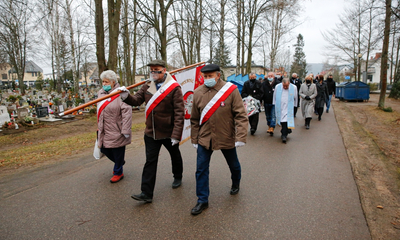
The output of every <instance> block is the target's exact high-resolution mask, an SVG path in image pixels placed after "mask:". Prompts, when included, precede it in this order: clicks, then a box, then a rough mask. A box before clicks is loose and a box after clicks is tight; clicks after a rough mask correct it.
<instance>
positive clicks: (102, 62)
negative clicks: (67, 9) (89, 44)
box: [94, 0, 107, 83]
mask: <svg viewBox="0 0 400 240" xmlns="http://www.w3.org/2000/svg"><path fill="white" fill-rule="evenodd" d="M94 2H95V19H94V20H95V25H96V56H97V64H98V68H99V76H100V74H101V73H102V72H104V71H105V70H107V64H106V55H105V49H104V19H103V1H102V0H94ZM100 83H101V81H100Z"/></svg>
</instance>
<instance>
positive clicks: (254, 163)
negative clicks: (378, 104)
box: [0, 111, 370, 240]
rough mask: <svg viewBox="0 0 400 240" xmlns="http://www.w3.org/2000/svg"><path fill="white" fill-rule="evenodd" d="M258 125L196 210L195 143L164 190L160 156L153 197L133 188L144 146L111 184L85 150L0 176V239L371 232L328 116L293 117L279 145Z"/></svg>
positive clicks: (214, 173)
mask: <svg viewBox="0 0 400 240" xmlns="http://www.w3.org/2000/svg"><path fill="white" fill-rule="evenodd" d="M264 116H265V115H264V113H261V114H260V123H259V129H258V130H257V132H256V134H255V135H254V136H250V135H249V136H248V141H247V144H246V146H244V147H242V148H239V149H238V154H239V160H240V162H241V165H242V182H241V189H240V193H239V194H238V195H236V196H231V195H229V190H230V185H231V180H230V173H229V169H228V166H227V164H226V163H225V160H224V158H223V155H222V154H221V152H220V151H216V152H214V154H213V156H212V161H211V169H210V191H211V194H210V199H209V201H210V202H209V203H210V205H209V208H208V209H207V210H205V211H204V212H203V213H202V214H200V215H198V216H192V215H191V214H190V210H191V208H192V207H194V205H195V204H196V200H197V198H196V194H195V178H194V173H195V166H196V164H195V162H196V154H195V149H194V148H193V147H192V145H191V144H190V142H186V143H184V144H183V145H182V146H181V151H182V155H183V158H184V178H183V184H182V186H181V187H180V188H178V189H172V188H171V183H172V181H173V178H172V173H171V164H170V159H169V154H168V152H167V151H166V150H165V149H163V150H162V151H161V154H160V159H159V164H158V173H157V183H156V189H155V193H154V194H155V195H154V199H153V203H151V204H142V203H140V202H137V201H134V200H133V199H132V198H131V197H130V196H131V195H132V194H133V193H135V194H137V193H140V179H141V172H142V167H143V164H144V161H145V155H144V147H139V148H135V149H130V150H128V151H127V154H126V159H127V164H126V165H125V168H124V173H125V178H124V179H123V180H122V181H121V182H119V183H116V184H111V183H110V182H109V179H110V178H111V176H112V163H111V161H109V160H108V159H106V158H103V159H101V160H93V157H92V156H85V157H82V158H79V159H71V160H69V161H66V162H63V163H62V164H57V165H53V166H47V167H43V168H39V169H36V170H34V171H28V172H25V173H22V174H18V175H14V176H12V177H7V178H4V177H3V178H0V239H114V238H122V239H341V240H342V239H370V234H369V231H368V227H367V224H366V221H365V218H364V215H363V212H362V209H361V204H360V201H359V195H358V191H357V187H356V185H355V182H354V179H353V176H352V173H351V167H350V164H349V161H348V158H347V155H346V152H345V148H344V145H343V142H342V138H341V135H340V132H339V129H338V126H337V124H336V121H335V118H334V113H333V111H331V112H330V113H329V114H326V113H324V115H323V119H322V121H321V122H318V121H317V120H316V117H315V118H314V119H313V120H312V121H311V129H310V130H306V129H305V128H304V126H303V125H304V120H303V119H302V118H301V116H298V118H297V119H296V129H295V130H294V131H293V133H292V134H291V135H289V140H288V143H287V144H283V143H282V142H281V141H280V133H279V130H280V128H277V130H278V131H275V136H274V137H270V136H269V135H267V133H266V130H267V126H266V122H265V117H264Z"/></svg>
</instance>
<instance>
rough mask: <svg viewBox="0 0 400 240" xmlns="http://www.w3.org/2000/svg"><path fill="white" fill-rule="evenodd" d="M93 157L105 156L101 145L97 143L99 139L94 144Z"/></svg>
mask: <svg viewBox="0 0 400 240" xmlns="http://www.w3.org/2000/svg"><path fill="white" fill-rule="evenodd" d="M93 157H94V158H96V159H100V158H102V157H104V154H103V153H102V152H101V150H100V148H99V146H98V145H97V139H96V143H95V144H94V150H93Z"/></svg>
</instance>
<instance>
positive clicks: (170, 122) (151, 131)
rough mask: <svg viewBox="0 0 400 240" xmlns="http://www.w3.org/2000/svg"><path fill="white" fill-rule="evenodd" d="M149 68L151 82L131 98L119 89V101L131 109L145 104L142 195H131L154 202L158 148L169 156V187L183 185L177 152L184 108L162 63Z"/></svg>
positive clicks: (176, 89)
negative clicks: (144, 152)
mask: <svg viewBox="0 0 400 240" xmlns="http://www.w3.org/2000/svg"><path fill="white" fill-rule="evenodd" d="M147 66H149V67H150V81H147V82H146V83H145V84H144V85H143V86H142V88H141V89H140V90H139V91H138V92H137V93H136V94H135V95H134V96H132V95H130V94H128V90H126V88H125V87H120V88H119V90H121V91H124V92H122V93H121V98H122V99H123V100H124V102H125V103H127V104H129V105H131V106H139V105H141V104H142V103H143V102H146V129H145V132H144V133H145V135H144V142H145V146H146V163H145V165H144V168H143V174H142V186H141V190H142V192H141V193H140V194H137V195H132V198H133V199H135V200H138V201H144V202H146V203H151V202H152V201H153V192H154V186H155V183H156V174H157V163H158V155H159V153H160V149H161V145H164V147H165V148H166V149H167V150H168V152H169V154H170V155H171V162H172V173H173V175H174V182H173V183H172V188H178V187H179V186H180V185H181V182H182V172H183V161H182V156H181V152H180V150H179V141H180V140H181V137H182V131H183V123H184V118H185V107H184V103H183V97H182V90H181V87H180V85H179V84H178V83H177V82H176V81H175V80H174V79H173V78H172V77H171V75H170V74H169V73H167V72H166V68H165V66H166V64H165V62H164V61H162V60H153V61H151V62H150V63H149V64H148V65H147Z"/></svg>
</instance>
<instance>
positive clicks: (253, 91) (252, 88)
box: [241, 80, 264, 101]
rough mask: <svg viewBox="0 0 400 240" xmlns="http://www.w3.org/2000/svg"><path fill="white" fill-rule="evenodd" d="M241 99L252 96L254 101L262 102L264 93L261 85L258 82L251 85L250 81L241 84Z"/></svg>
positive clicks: (255, 81)
mask: <svg viewBox="0 0 400 240" xmlns="http://www.w3.org/2000/svg"><path fill="white" fill-rule="evenodd" d="M241 95H242V98H245V97H247V96H252V97H253V98H255V99H258V100H260V101H261V100H262V98H263V95H264V91H263V88H262V85H261V82H260V81H258V80H254V83H251V82H250V80H248V81H246V82H245V83H244V84H243V89H242V94H241Z"/></svg>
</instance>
